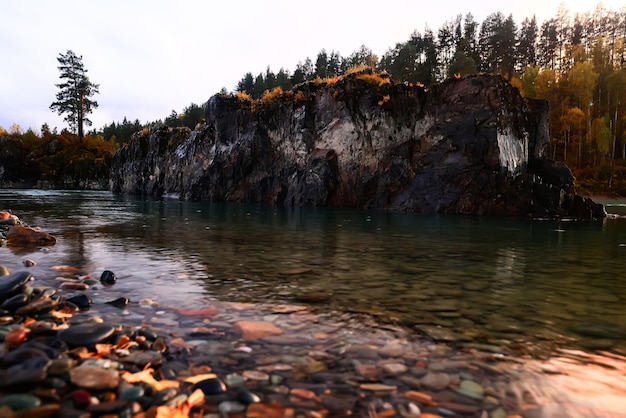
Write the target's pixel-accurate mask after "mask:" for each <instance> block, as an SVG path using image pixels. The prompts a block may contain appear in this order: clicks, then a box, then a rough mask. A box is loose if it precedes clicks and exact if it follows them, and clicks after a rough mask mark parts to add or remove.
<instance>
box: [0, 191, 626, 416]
mask: <svg viewBox="0 0 626 418" xmlns="http://www.w3.org/2000/svg"><path fill="white" fill-rule="evenodd" d="M605 203H607V210H608V211H609V212H613V213H622V214H623V213H625V212H626V211H625V210H624V209H625V208H626V206H625V205H624V202H623V201H606V202H605ZM2 209H10V210H11V211H12V212H13V213H15V214H16V215H18V216H19V217H20V219H21V220H22V221H23V222H25V223H27V224H29V225H31V226H37V227H41V228H42V229H43V230H45V231H46V232H49V233H51V234H53V235H55V236H57V238H58V242H57V244H56V245H55V246H52V247H49V248H46V249H44V250H41V249H39V250H32V249H31V250H26V251H24V250H22V249H19V248H12V247H7V246H3V247H0V264H1V265H5V266H7V267H8V268H10V269H12V270H19V269H21V268H23V267H22V262H23V261H24V260H25V259H27V258H29V259H33V260H35V261H36V262H37V265H36V266H34V267H32V268H31V269H32V272H33V274H34V275H35V277H36V278H37V279H42V280H44V281H45V280H49V281H51V280H54V276H55V273H54V272H53V271H51V270H50V267H51V266H54V265H70V266H75V267H78V268H80V269H81V271H83V272H86V273H89V274H92V275H93V276H95V277H99V275H100V273H101V272H102V271H103V270H104V269H109V270H112V271H114V272H115V273H116V274H117V275H118V277H119V280H118V282H117V284H116V291H117V292H119V293H120V294H124V295H125V296H126V297H128V298H130V299H131V300H133V299H134V300H140V299H142V298H148V297H149V298H151V299H153V300H156V301H158V302H159V303H162V304H164V305H169V306H177V307H186V308H199V307H202V306H206V305H207V304H209V303H211V302H212V301H231V302H252V303H275V304H281V303H293V302H294V301H299V302H301V301H302V300H305V301H307V300H308V301H309V302H310V303H313V302H315V305H314V309H316V310H321V311H325V312H338V313H348V314H349V313H368V314H369V315H371V316H372V317H373V318H374V319H375V320H376V321H379V322H381V323H393V324H396V325H401V326H404V327H407V328H409V329H411V330H412V331H413V332H415V333H416V334H417V335H420V336H423V338H434V339H435V340H439V341H441V342H445V343H448V344H451V345H455V344H459V343H460V342H466V341H467V339H469V340H472V341H474V342H475V343H476V344H483V345H489V346H500V347H506V348H507V349H508V350H510V352H512V353H514V354H515V355H516V356H519V358H521V359H527V361H529V362H530V361H542V362H552V366H551V367H560V368H563V367H565V368H570V370H571V373H568V374H563V373H559V374H558V375H559V377H558V378H557V377H555V378H554V379H561V381H557V383H555V384H557V385H562V386H563V387H571V389H568V390H570V392H571V393H570V395H571V396H573V397H576V399H578V401H577V402H578V403H579V404H581V405H585V404H586V402H587V400H589V402H590V403H591V402H592V401H591V398H590V397H592V395H593V393H595V392H594V391H595V389H596V386H595V385H600V386H599V387H598V388H597V392H598V393H597V396H596V400H597V397H599V396H604V397H605V398H603V399H601V400H600V403H602V404H604V405H605V406H606V405H608V406H607V408H608V409H607V410H606V411H609V412H611V411H612V412H615V413H616V414H618V412H617V411H618V410H619V408H620V407H619V402H620V401H619V399H620V396H621V395H623V396H625V397H626V384H624V383H621V384H618V383H615V382H613V380H611V379H613V378H614V377H615V378H617V377H619V376H620V375H621V376H622V377H624V374H625V372H626V362H625V360H624V357H623V356H624V355H626V277H625V275H626V273H625V271H626V219H625V218H620V217H611V218H608V219H605V220H601V221H594V222H573V221H565V220H561V221H556V220H530V219H517V218H487V217H474V216H441V215H419V214H406V213H402V214H398V213H386V212H367V211H356V210H328V209H321V208H283V207H274V206H265V205H252V204H218V203H207V202H181V201H178V200H168V199H165V200H145V199H138V198H129V197H122V196H116V195H113V194H110V193H108V192H93V191H91V192H79V191H42V190H0V210H2ZM563 353H570V354H569V355H566V356H563ZM572 353H574V354H572ZM564 359H565V360H564ZM572 359H574V360H572ZM581 359H584V360H581ZM572 363H575V364H576V365H577V367H580V369H576V372H574V369H573V368H572V367H573V366H572ZM543 364H544V365H545V363H543ZM590 365H592V366H593V367H594V370H595V368H596V367H597V368H599V369H598V370H595V372H594V373H595V374H593V373H592V374H593V376H594V377H590V375H589V374H588V372H589V370H590V369H589V368H585V367H584V366H590ZM567 379H569V380H567ZM583 380H584V381H585V382H586V385H587V388H588V389H587V391H586V392H583V393H577V392H580V383H581V381H583ZM616 381H618V380H616ZM558 382H560V383H558ZM608 382H610V383H608ZM568 385H569V386H568ZM603 385H604V386H603ZM606 385H609V387H608V388H607V387H606ZM615 390H616V391H617V392H612V391H615ZM620 394H621V395H620ZM593 396H595V395H593ZM624 399H626V398H624ZM624 405H626V401H624ZM594 407H595V408H597V405H596V404H594ZM606 411H605V412H606ZM612 412H611V413H612ZM607 413H608V412H607ZM555 416H558V415H555ZM580 416H595V415H593V414H588V415H585V414H584V413H581V415H580ZM607 416H608V415H607ZM615 416H619V415H615Z"/></svg>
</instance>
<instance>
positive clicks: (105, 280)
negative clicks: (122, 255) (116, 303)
mask: <svg viewBox="0 0 626 418" xmlns="http://www.w3.org/2000/svg"><path fill="white" fill-rule="evenodd" d="M116 281H117V276H116V275H115V273H113V272H112V271H111V270H104V271H103V272H102V274H101V275H100V282H101V283H102V284H105V285H112V284H115V282H116Z"/></svg>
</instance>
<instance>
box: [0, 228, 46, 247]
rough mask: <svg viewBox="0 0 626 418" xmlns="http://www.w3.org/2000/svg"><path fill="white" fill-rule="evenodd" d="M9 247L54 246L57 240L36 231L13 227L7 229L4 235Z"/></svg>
mask: <svg viewBox="0 0 626 418" xmlns="http://www.w3.org/2000/svg"><path fill="white" fill-rule="evenodd" d="M6 236H7V241H8V243H9V245H16V246H28V245H42V246H43V245H54V244H56V242H57V240H56V238H55V237H54V236H52V235H50V234H48V233H46V232H42V231H38V230H36V229H33V228H30V227H27V226H22V225H15V226H12V227H11V228H9V231H8V232H7V234H6Z"/></svg>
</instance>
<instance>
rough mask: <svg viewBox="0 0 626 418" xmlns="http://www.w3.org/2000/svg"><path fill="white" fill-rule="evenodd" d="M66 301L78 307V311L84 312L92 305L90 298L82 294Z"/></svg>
mask: <svg viewBox="0 0 626 418" xmlns="http://www.w3.org/2000/svg"><path fill="white" fill-rule="evenodd" d="M67 301H68V302H70V303H73V304H74V305H76V306H78V309H80V310H81V311H86V310H87V309H89V308H90V307H91V305H92V304H93V301H92V300H91V298H90V297H89V296H87V295H86V294H84V293H82V294H80V295H76V296H72V297H71V298H68V299H67Z"/></svg>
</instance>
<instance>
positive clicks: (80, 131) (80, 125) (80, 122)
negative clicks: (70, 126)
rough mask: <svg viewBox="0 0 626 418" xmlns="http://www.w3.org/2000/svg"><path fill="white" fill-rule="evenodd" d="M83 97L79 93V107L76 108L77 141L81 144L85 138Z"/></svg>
mask: <svg viewBox="0 0 626 418" xmlns="http://www.w3.org/2000/svg"><path fill="white" fill-rule="evenodd" d="M84 102H85V95H84V94H82V93H81V95H80V106H79V108H78V141H79V142H80V143H81V144H82V143H83V137H84V136H85V135H84V133H83V112H84V109H85V105H84Z"/></svg>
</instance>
